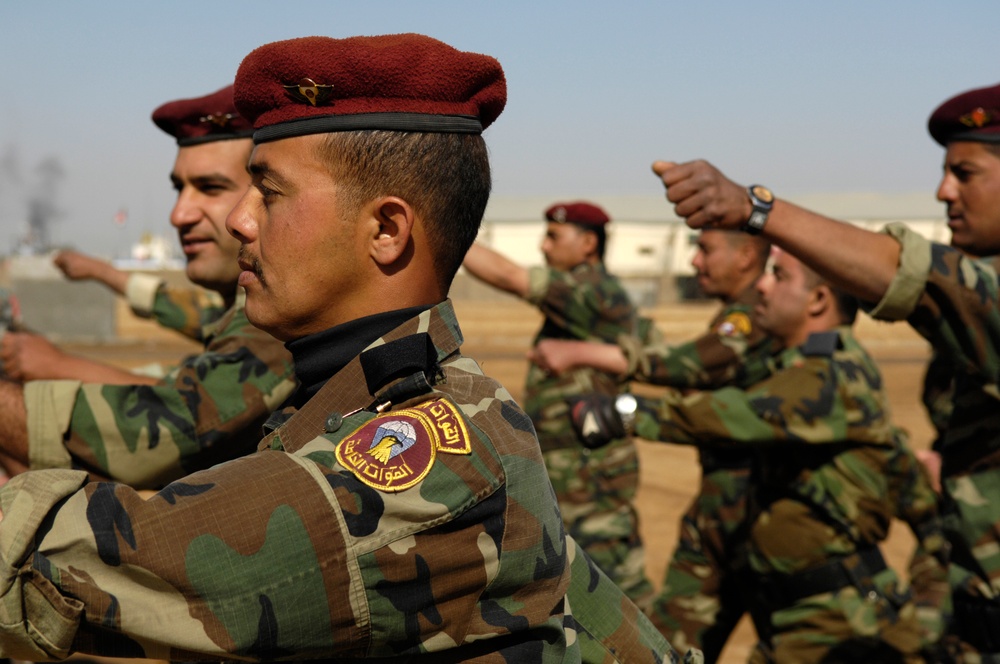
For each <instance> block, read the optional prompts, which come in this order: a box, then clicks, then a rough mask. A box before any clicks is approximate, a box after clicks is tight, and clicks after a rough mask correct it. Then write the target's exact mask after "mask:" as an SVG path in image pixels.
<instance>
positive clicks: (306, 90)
mask: <svg viewBox="0 0 1000 664" xmlns="http://www.w3.org/2000/svg"><path fill="white" fill-rule="evenodd" d="M282 87H283V88H285V92H286V93H287V94H288V96H289V97H291V98H292V99H294V100H295V101H299V102H303V103H306V104H311V105H313V106H326V105H327V104H329V103H330V98H331V97H333V86H332V85H320V84H319V83H317V82H316V81H314V80H312V79H311V78H304V79H302V80H301V81H299V82H298V83H297V84H295V85H283V86H282Z"/></svg>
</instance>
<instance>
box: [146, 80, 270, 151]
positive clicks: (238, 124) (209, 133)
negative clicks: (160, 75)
mask: <svg viewBox="0 0 1000 664" xmlns="http://www.w3.org/2000/svg"><path fill="white" fill-rule="evenodd" d="M153 122H154V123H155V124H156V126H157V127H159V128H160V129H162V130H163V131H165V132H167V133H168V134H170V135H171V136H173V137H174V138H176V139H177V145H179V146H180V147H186V146H188V145H198V144H199V143H209V142H211V141H226V140H231V139H234V138H250V137H251V136H253V125H251V124H250V123H249V122H248V121H247V120H245V119H244V118H242V117H240V114H239V113H238V112H237V111H236V105H235V104H233V86H231V85H227V86H226V87H224V88H222V89H221V90H218V91H216V92H213V93H212V94H209V95H205V96H204V97H195V98H193V99H178V100H177V101H170V102H167V103H166V104H163V105H162V106H160V107H159V108H157V109H156V110H155V111H153Z"/></svg>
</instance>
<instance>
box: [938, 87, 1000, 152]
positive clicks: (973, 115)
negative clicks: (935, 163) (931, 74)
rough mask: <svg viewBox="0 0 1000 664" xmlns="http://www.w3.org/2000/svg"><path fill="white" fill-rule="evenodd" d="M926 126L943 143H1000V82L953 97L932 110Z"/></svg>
mask: <svg viewBox="0 0 1000 664" xmlns="http://www.w3.org/2000/svg"><path fill="white" fill-rule="evenodd" d="M927 129H928V130H929V131H930V133H931V137H932V138H933V139H934V140H935V141H937V142H938V143H940V144H941V145H947V144H948V143H951V142H952V141H977V142H980V143H1000V85H993V86H990V87H988V88H977V89H975V90H969V91H967V92H963V93H962V94H960V95H956V96H954V97H952V98H951V99H949V100H948V101H946V102H944V103H943V104H941V105H940V106H938V107H937V109H936V110H935V111H934V112H933V113H931V117H930V119H929V120H928V121H927Z"/></svg>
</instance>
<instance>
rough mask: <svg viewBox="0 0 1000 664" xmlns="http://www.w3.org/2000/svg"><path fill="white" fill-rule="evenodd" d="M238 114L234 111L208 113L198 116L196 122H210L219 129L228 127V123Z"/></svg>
mask: <svg viewBox="0 0 1000 664" xmlns="http://www.w3.org/2000/svg"><path fill="white" fill-rule="evenodd" d="M238 117H240V116H238V115H236V114H235V113H210V114H208V115H203V116H202V117H200V118H198V122H201V123H203V124H210V125H213V126H215V127H218V128H220V129H223V128H225V127H228V126H229V124H230V123H231V122H232V121H233V120H235V119H236V118H238Z"/></svg>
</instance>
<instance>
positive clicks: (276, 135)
mask: <svg viewBox="0 0 1000 664" xmlns="http://www.w3.org/2000/svg"><path fill="white" fill-rule="evenodd" d="M235 87H236V92H235V96H236V107H237V108H239V110H240V114H241V115H243V116H244V117H246V118H248V119H249V120H250V121H251V122H252V123H253V125H254V128H255V129H256V131H255V132H254V141H255V142H256V143H262V142H265V141H273V140H277V139H281V138H288V137H291V136H302V135H305V134H317V133H325V132H334V131H355V130H360V129H386V130H393V131H418V132H444V133H463V134H479V133H482V131H483V129H485V128H486V127H488V126H489V125H490V123H492V122H493V121H494V120H495V119H496V118H497V116H498V115H500V112H501V111H502V110H503V107H504V104H505V103H506V102H507V83H506V80H505V79H504V75H503V69H501V67H500V63H499V62H497V61H496V60H495V59H494V58H491V57H489V56H487V55H479V54H478V53H466V52H463V51H459V50H457V49H455V48H452V47H451V46H448V45H447V44H445V43H443V42H440V41H438V40H436V39H432V38H430V37H426V36H424V35H417V34H402V35H384V36H379V37H349V38H347V39H332V38H330V37H301V38H299V39H289V40H286V41H279V42H273V43H271V44H265V45H264V46H261V47H260V48H257V49H255V50H254V51H252V52H251V53H250V54H249V55H248V56H247V57H246V58H244V59H243V62H242V63H241V64H240V68H239V70H238V71H237V72H236V82H235Z"/></svg>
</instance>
